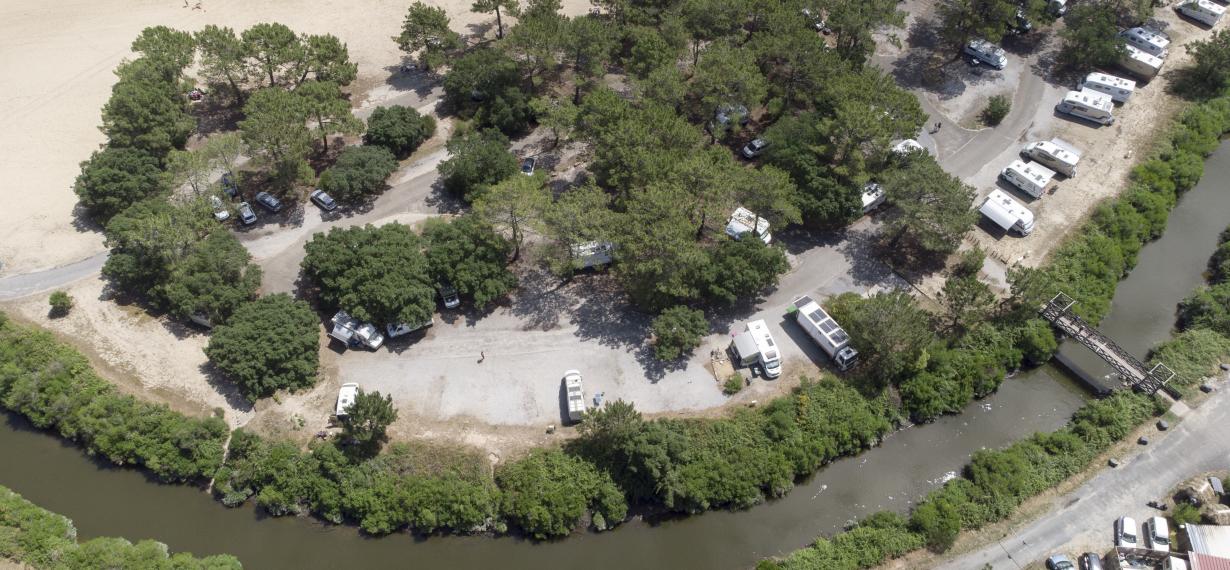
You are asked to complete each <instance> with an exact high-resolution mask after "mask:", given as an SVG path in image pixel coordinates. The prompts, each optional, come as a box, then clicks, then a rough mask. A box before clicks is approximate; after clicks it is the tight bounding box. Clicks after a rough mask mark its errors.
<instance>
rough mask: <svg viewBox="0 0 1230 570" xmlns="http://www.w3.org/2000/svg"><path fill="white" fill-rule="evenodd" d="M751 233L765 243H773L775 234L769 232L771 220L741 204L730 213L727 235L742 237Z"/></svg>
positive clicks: (736, 237)
mask: <svg viewBox="0 0 1230 570" xmlns="http://www.w3.org/2000/svg"><path fill="white" fill-rule="evenodd" d="M746 233H751V234H752V235H754V236H756V237H758V238H760V241H763V242H765V244H769V243H772V241H773V234H771V233H769V220H766V219H764V218H762V217H760V216H758V215H756V214H755V213H754V212H752V211H751V210H749V209H747V208H744V207H743V206H739V207H738V208H735V211H734V212H732V213H731V214H730V220H729V221H727V222H726V235H728V236H730V237H732V238H735V239H742V238H743V234H746Z"/></svg>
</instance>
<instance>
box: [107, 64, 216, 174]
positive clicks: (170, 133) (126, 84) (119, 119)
mask: <svg viewBox="0 0 1230 570" xmlns="http://www.w3.org/2000/svg"><path fill="white" fill-rule="evenodd" d="M160 63H165V62H156V61H153V60H150V59H147V58H140V59H137V60H134V61H130V62H126V63H124V64H123V65H122V66H121V67H120V68H119V69H117V70H116V75H118V76H119V78H120V80H119V81H118V82H116V84H115V85H113V86H112V87H111V98H110V99H108V100H107V103H106V104H105V105H103V108H102V120H103V124H102V127H101V128H102V132H103V133H104V134H106V135H107V139H108V142H109V145H110V146H114V147H122V148H133V149H137V150H140V151H143V152H146V153H148V154H149V155H150V156H154V157H158V158H160V159H161V158H162V157H164V156H166V154H167V153H168V152H170V151H171V149H175V148H183V146H184V143H186V142H188V135H190V134H191V133H192V130H193V129H194V128H195V127H196V120H195V119H193V118H192V116H191V115H189V114H188V111H187V99H186V98H185V97H184V95H183V93H182V90H181V86H180V84H179V81H178V78H179V73H178V72H179V70H175V73H174V74H173V76H172V77H168V76H167V73H168V72H167V70H166V69H165V68H161V67H160V66H159V64H160Z"/></svg>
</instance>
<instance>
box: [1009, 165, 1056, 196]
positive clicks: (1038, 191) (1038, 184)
mask: <svg viewBox="0 0 1230 570" xmlns="http://www.w3.org/2000/svg"><path fill="white" fill-rule="evenodd" d="M999 175H1000V177H1002V178H1003V179H1004V180H1006V181H1007V182H1008V183H1009V184H1012V185H1013V186H1016V187H1017V188H1020V189H1021V191H1022V192H1024V193H1026V194H1029V195H1030V196H1032V197H1034V198H1041V197H1042V194H1043V193H1044V192H1046V187H1047V186H1049V185H1050V184H1051V180H1053V179H1054V178H1055V171H1054V170H1051V169H1049V168H1047V167H1045V166H1042V165H1041V164H1038V163H1036V162H1025V161H1023V160H1014V161H1012V164H1009V165H1008V167H1007V168H1005V169H1003V170H1001V171H1000V173H999Z"/></svg>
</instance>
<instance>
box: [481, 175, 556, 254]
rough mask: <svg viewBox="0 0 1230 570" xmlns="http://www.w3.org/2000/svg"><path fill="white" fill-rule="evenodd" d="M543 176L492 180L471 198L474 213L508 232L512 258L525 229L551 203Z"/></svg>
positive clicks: (518, 251) (523, 238)
mask: <svg viewBox="0 0 1230 570" xmlns="http://www.w3.org/2000/svg"><path fill="white" fill-rule="evenodd" d="M546 182H547V180H546V177H545V176H543V175H542V174H535V175H533V176H512V177H508V178H505V179H504V180H501V181H500V182H497V183H495V184H494V185H492V186H491V187H490V188H488V189H487V190H486V191H485V192H483V194H482V195H481V196H479V197H478V198H477V199H475V200H474V214H475V215H477V216H478V217H480V218H482V219H483V220H485V221H486V222H487V223H489V224H491V225H492V226H494V227H495V228H496V229H497V230H500V231H505V232H508V234H509V236H510V238H511V241H512V246H513V254H512V260H513V261H516V260H517V259H519V258H520V257H521V244H522V243H523V242H524V241H525V232H526V230H528V229H531V228H533V227H535V226H537V225H538V224H539V223H541V221H542V218H543V215H544V214H545V213H546V210H547V208H548V207H549V206H550V205H551V191H550V190H549V189H547V186H546Z"/></svg>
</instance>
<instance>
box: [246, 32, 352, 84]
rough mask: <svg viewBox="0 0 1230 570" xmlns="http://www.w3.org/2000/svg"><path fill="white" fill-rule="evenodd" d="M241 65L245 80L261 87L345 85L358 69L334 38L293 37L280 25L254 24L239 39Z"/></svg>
mask: <svg viewBox="0 0 1230 570" xmlns="http://www.w3.org/2000/svg"><path fill="white" fill-rule="evenodd" d="M240 54H241V55H242V58H243V59H242V63H244V64H246V66H247V67H248V69H249V74H248V78H249V79H250V80H251V81H253V82H255V83H257V85H261V84H263V86H264V87H287V88H291V89H294V88H297V87H299V86H301V85H302V84H303V82H304V81H306V80H309V79H311V80H316V81H331V82H334V83H337V84H340V85H347V84H349V83H350V82H351V81H354V79H355V77H356V75H357V74H358V67H357V66H356V65H355V64H354V63H351V62H350V53H349V51H348V50H347V49H346V44H343V43H342V42H341V41H340V40H338V39H337V38H336V37H334V36H331V35H324V36H310V35H307V34H302V35H299V34H295V32H294V31H293V30H291V29H290V28H288V27H286V26H284V25H282V24H276V23H274V24H265V23H262V24H256V25H254V26H252V27H251V28H248V29H246V30H244V31H243V34H241V36H240Z"/></svg>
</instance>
